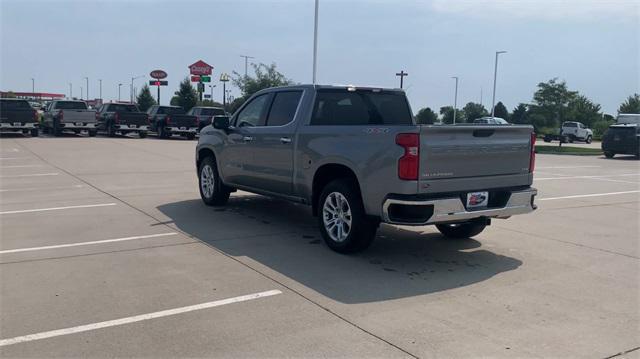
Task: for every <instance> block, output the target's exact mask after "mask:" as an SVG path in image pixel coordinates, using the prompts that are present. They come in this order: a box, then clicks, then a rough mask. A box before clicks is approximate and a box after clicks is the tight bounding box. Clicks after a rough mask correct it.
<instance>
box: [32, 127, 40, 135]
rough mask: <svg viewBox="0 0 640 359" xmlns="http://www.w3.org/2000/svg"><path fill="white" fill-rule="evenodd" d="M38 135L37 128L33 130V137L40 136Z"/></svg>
mask: <svg viewBox="0 0 640 359" xmlns="http://www.w3.org/2000/svg"><path fill="white" fill-rule="evenodd" d="M38 135H39V133H38V129H37V128H34V129H32V130H31V137H38Z"/></svg>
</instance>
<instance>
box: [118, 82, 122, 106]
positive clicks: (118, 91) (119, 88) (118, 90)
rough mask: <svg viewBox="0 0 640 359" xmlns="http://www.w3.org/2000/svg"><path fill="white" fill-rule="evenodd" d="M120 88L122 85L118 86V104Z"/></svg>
mask: <svg viewBox="0 0 640 359" xmlns="http://www.w3.org/2000/svg"><path fill="white" fill-rule="evenodd" d="M120 87H122V84H118V102H120Z"/></svg>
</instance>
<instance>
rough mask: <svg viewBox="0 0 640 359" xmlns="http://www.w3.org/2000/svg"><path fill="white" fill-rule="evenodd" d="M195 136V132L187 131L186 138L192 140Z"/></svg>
mask: <svg viewBox="0 0 640 359" xmlns="http://www.w3.org/2000/svg"><path fill="white" fill-rule="evenodd" d="M195 138H196V134H195V133H188V134H187V140H189V141H192V140H194V139H195Z"/></svg>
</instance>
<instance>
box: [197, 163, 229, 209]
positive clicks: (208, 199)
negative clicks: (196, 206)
mask: <svg viewBox="0 0 640 359" xmlns="http://www.w3.org/2000/svg"><path fill="white" fill-rule="evenodd" d="M198 173H199V176H198V177H199V182H200V186H199V187H200V198H202V201H203V202H204V203H205V204H206V205H207V206H221V205H224V204H226V203H227V201H229V194H230V191H229V189H228V188H227V187H226V186H225V185H224V184H223V183H222V181H221V180H220V175H219V174H218V166H217V165H216V161H215V159H214V158H213V157H211V156H209V157H205V158H204V159H203V160H202V163H200V168H199V169H198Z"/></svg>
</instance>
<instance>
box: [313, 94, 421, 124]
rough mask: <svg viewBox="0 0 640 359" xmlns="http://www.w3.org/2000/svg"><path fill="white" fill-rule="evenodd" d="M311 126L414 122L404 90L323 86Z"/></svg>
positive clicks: (318, 95)
mask: <svg viewBox="0 0 640 359" xmlns="http://www.w3.org/2000/svg"><path fill="white" fill-rule="evenodd" d="M310 124H311V125H312V126H358V125H412V124H413V119H412V116H411V110H410V108H409V104H408V103H407V99H406V97H405V95H404V93H403V92H399V91H382V90H368V89H356V90H355V91H350V90H347V89H321V90H318V92H317V95H316V102H315V105H314V109H313V114H312V117H311V123H310Z"/></svg>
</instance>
